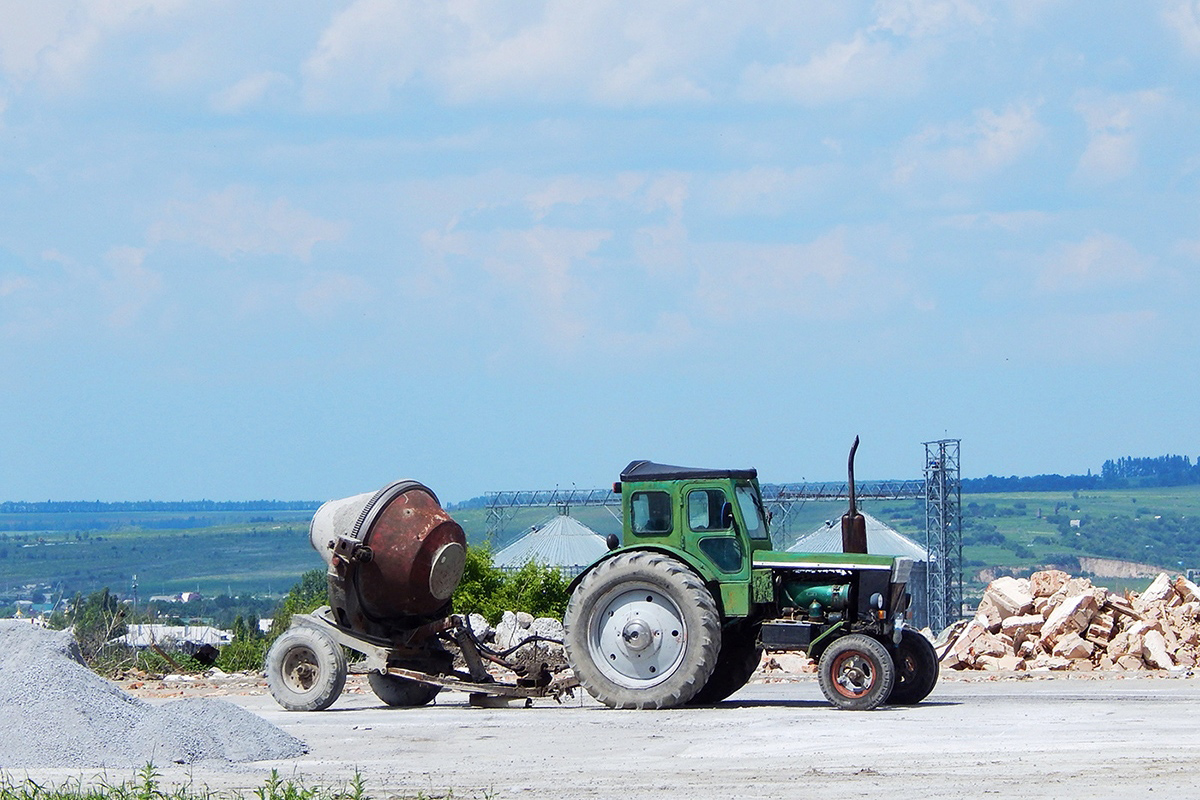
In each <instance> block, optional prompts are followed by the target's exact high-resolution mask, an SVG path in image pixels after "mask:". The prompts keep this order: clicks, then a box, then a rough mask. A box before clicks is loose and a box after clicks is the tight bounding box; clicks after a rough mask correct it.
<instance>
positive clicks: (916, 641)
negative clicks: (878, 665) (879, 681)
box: [887, 629, 938, 705]
mask: <svg viewBox="0 0 1200 800" xmlns="http://www.w3.org/2000/svg"><path fill="white" fill-rule="evenodd" d="M895 662H896V684H895V685H894V686H893V687H892V694H891V696H890V697H888V699H887V702H889V703H892V704H894V705H914V704H916V703H919V702H921V701H922V700H924V699H925V698H926V697H928V696H929V693H930V692H932V691H933V687H934V686H937V681H938V658H937V651H936V650H934V649H933V645H932V644H930V642H929V640H928V639H926V638H925V637H924V636H922V635H921V634H919V633H917V632H916V631H913V630H907V629H906V630H905V631H904V632H903V633H902V634H901V638H900V645H899V646H898V647H896V652H895Z"/></svg>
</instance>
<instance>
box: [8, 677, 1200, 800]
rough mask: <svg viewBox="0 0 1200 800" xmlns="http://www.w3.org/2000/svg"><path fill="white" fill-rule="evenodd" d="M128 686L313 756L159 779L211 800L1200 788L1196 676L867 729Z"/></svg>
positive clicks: (1016, 793) (61, 772)
mask: <svg viewBox="0 0 1200 800" xmlns="http://www.w3.org/2000/svg"><path fill="white" fill-rule="evenodd" d="M139 684H140V685H139ZM124 686H125V688H128V689H130V690H131V691H132V692H133V693H135V694H137V695H139V696H141V697H145V698H148V699H151V700H154V699H155V698H162V699H164V700H165V699H169V698H173V697H179V696H196V695H216V696H223V697H226V698H227V699H229V700H232V701H233V702H236V703H238V704H239V705H241V706H243V707H245V708H248V709H250V710H251V711H254V712H255V713H257V714H260V715H262V716H263V717H265V718H267V719H268V720H270V721H271V722H274V723H275V724H277V725H279V726H281V727H282V728H284V729H285V730H287V731H289V732H290V733H292V734H294V735H296V736H298V737H300V738H301V739H303V740H304V741H306V742H307V743H308V746H309V748H310V752H309V754H308V755H306V756H303V757H301V758H298V759H294V760H288V761H279V762H270V763H255V764H248V765H239V766H236V767H232V768H231V767H228V766H212V767H210V766H206V765H192V766H173V765H166V766H163V772H164V777H165V779H166V780H168V781H172V782H188V781H191V782H194V783H196V784H202V785H207V786H208V787H210V788H213V789H226V788H239V787H254V786H259V785H261V783H262V781H263V779H264V778H265V777H266V776H267V775H268V774H269V772H270V770H271V769H277V770H279V772H280V774H281V775H283V776H284V777H292V778H300V779H302V780H303V781H304V782H305V783H307V784H310V785H311V784H313V783H322V784H327V783H329V782H334V783H339V782H341V781H345V780H347V779H349V778H350V777H352V776H353V775H354V773H355V771H356V770H357V771H359V772H361V774H362V775H363V776H364V777H365V778H366V781H367V785H368V789H369V792H370V793H371V794H372V796H374V797H376V798H387V797H392V796H415V795H417V794H418V793H423V794H424V795H425V796H427V797H443V796H448V795H450V796H453V797H455V798H472V797H479V798H497V800H499V798H518V797H519V798H543V797H545V798H551V797H553V798H576V797H578V798H607V797H619V798H621V799H622V800H637V799H640V798H661V797H663V796H665V795H667V794H668V793H672V794H677V793H682V796H686V797H688V798H713V799H714V800H715V799H716V798H729V797H754V798H784V797H786V798H795V797H796V796H800V795H811V794H814V793H815V794H819V795H822V796H834V795H843V796H845V795H852V796H853V795H857V796H867V797H878V796H881V795H882V794H883V793H887V794H888V795H890V796H896V797H920V798H942V797H946V798H951V797H953V798H962V797H979V796H984V795H995V796H998V797H1021V798H1042V797H1044V798H1058V799H1059V800H1070V799H1071V798H1106V797H1112V798H1117V797H1121V798H1127V797H1130V796H1135V795H1137V796H1140V795H1143V794H1144V793H1146V792H1151V791H1152V792H1155V793H1158V792H1170V793H1172V794H1173V795H1174V796H1177V797H1180V796H1187V797H1190V796H1194V794H1195V791H1196V786H1197V785H1200V678H1197V677H1192V676H1186V675H1185V676H1172V677H1163V676H1158V677H1152V676H1136V677H1135V676H1132V675H1128V676H1108V677H1104V678H1098V677H1096V676H1094V675H1092V674H1078V673H1047V674H1043V675H1033V676H1028V677H1021V678H1018V677H1015V676H1006V677H999V678H997V676H994V675H980V674H977V673H976V674H971V675H966V676H964V675H961V674H957V673H950V674H948V675H947V676H946V677H945V678H944V679H943V680H942V682H941V683H939V685H938V688H937V689H936V690H935V691H934V694H933V695H932V696H931V697H930V698H929V699H928V700H927V701H926V702H924V703H922V704H921V705H919V706H915V707H907V708H899V707H898V708H887V707H885V708H882V709H879V710H876V711H873V712H865V713H855V712H845V711H837V710H834V709H833V708H832V707H831V706H829V705H828V704H827V703H826V702H825V700H824V698H823V697H822V696H821V692H820V689H819V688H818V686H817V684H816V682H815V680H814V679H813V678H811V677H810V676H801V677H794V678H789V679H786V680H778V679H777V680H776V681H775V682H771V683H752V684H750V685H749V686H747V687H746V688H744V689H743V690H742V691H740V692H739V693H737V694H736V695H734V696H733V697H732V698H731V699H730V700H728V701H726V702H725V703H722V704H721V705H719V706H715V707H709V708H689V709H678V710H670V711H656V712H651V711H614V710H611V709H607V708H604V707H603V706H600V705H599V704H597V703H595V702H594V701H592V700H591V698H590V697H587V696H586V695H583V696H582V697H581V696H579V695H578V694H577V696H576V697H575V698H574V699H572V700H568V701H566V702H565V703H564V704H563V705H561V706H560V705H557V704H556V703H554V701H552V700H538V701H536V702H535V703H534V705H533V707H531V708H523V707H520V706H519V705H518V706H514V707H509V708H475V707H472V706H470V705H469V704H468V702H467V695H465V694H457V693H443V694H442V695H441V696H439V698H438V699H437V701H436V702H435V704H433V705H430V706H427V707H424V708H418V709H391V708H387V707H384V706H382V705H380V703H379V702H378V701H377V700H376V699H375V697H374V695H372V694H371V693H370V691H369V690H368V689H366V687H365V682H364V681H363V679H362V678H361V676H351V678H350V682H349V684H348V686H347V691H346V693H345V694H343V695H342V697H341V698H340V699H339V700H338V702H337V703H335V704H334V706H333V707H332V708H331V709H330V710H328V711H323V712H317V713H289V712H286V711H283V710H282V709H280V708H279V707H278V706H277V705H276V704H275V702H274V701H273V700H272V699H271V697H270V695H268V694H267V693H266V691H265V689H264V687H263V686H262V682H261V681H260V680H258V679H256V678H252V677H246V676H241V677H238V676H234V677H231V678H227V679H222V680H217V681H211V680H210V681H195V680H176V681H134V682H128V681H127V682H125V684H124ZM160 766H162V765H160ZM28 774H29V776H30V777H33V778H35V779H36V780H43V779H50V780H61V779H65V778H66V777H68V776H70V777H82V778H84V779H85V780H88V779H93V778H95V777H98V776H97V775H94V774H81V773H80V772H78V771H72V770H70V769H65V768H64V769H53V770H36V771H30V772H29V773H28ZM9 777H10V778H15V779H18V780H19V779H22V778H24V777H25V773H24V772H21V773H17V774H12V773H10V774H9ZM104 777H105V778H106V779H108V780H123V779H125V778H127V777H130V776H128V775H122V774H116V773H109V774H107V775H105V776H104Z"/></svg>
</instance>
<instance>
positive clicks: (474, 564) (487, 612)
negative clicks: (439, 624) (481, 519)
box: [453, 547, 570, 624]
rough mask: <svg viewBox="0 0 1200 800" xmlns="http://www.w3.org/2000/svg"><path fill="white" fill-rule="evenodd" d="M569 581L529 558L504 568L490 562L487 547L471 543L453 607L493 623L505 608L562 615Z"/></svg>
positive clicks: (544, 615) (457, 611)
mask: <svg viewBox="0 0 1200 800" xmlns="http://www.w3.org/2000/svg"><path fill="white" fill-rule="evenodd" d="M568 585H570V580H568V579H567V578H566V577H565V576H564V575H563V574H562V573H561V572H560V571H559V570H558V569H556V568H554V567H549V566H545V565H543V564H536V563H533V562H530V563H528V564H526V565H525V566H523V567H521V568H520V569H519V570H516V571H515V572H505V571H504V570H502V569H500V568H499V567H497V566H496V565H495V564H493V563H492V554H491V552H490V551H488V549H487V548H485V547H470V548H467V563H466V566H465V567H464V568H463V578H462V581H461V582H460V583H459V584H458V588H457V589H456V590H455V592H454V598H453V607H454V610H455V612H456V613H459V614H482V615H483V616H484V617H486V618H487V620H488V622H491V623H493V624H495V623H497V622H499V621H500V617H501V615H502V614H503V613H504V612H505V611H525V612H528V613H530V614H533V615H534V616H535V617H557V618H558V619H562V615H563V613H564V612H565V611H566V610H567V600H568V599H569V598H570V596H569V595H568V593H567V586H568Z"/></svg>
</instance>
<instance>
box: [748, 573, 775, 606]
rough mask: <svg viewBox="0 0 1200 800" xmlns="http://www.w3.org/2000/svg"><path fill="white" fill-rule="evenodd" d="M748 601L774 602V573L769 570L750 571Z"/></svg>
mask: <svg viewBox="0 0 1200 800" xmlns="http://www.w3.org/2000/svg"><path fill="white" fill-rule="evenodd" d="M750 600H751V601H752V602H754V603H774V602H775V573H774V572H772V571H771V570H769V569H753V570H750Z"/></svg>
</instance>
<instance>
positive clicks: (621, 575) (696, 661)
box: [563, 550, 721, 709]
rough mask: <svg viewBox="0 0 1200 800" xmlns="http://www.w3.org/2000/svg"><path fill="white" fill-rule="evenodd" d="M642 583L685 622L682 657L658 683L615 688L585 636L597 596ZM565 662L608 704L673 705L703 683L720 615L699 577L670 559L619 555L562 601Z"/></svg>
mask: <svg viewBox="0 0 1200 800" xmlns="http://www.w3.org/2000/svg"><path fill="white" fill-rule="evenodd" d="M626 582H628V583H631V584H632V583H634V582H640V583H646V584H651V585H653V586H655V587H656V588H657V589H658V590H660V591H662V593H663V594H664V595H667V596H669V597H670V598H671V599H672V600H673V602H674V603H675V604H676V605H677V606H678V607H679V611H680V613H681V614H682V615H683V617H684V622H685V623H686V625H687V642H686V646H685V651H684V661H683V663H681V664H680V665H679V668H678V669H676V670H675V671H674V672H673V673H672V674H671V675H670V676H669V677H668V678H667V679H666V680H664V681H663V682H662V683H661V684H658V685H655V686H651V687H646V688H629V687H624V686H620V685H619V684H617V683H615V682H614V681H612V680H610V679H609V678H608V677H607V676H605V675H604V674H603V673H602V672H601V671H600V669H599V668H598V667H597V666H596V665H595V663H593V660H592V657H591V650H590V649H589V643H588V637H589V635H590V633H589V631H590V628H591V615H592V614H593V613H598V610H597V609H596V608H595V604H596V602H597V601H598V599H599V598H600V597H601V596H603V595H605V594H607V593H611V592H612V591H614V590H615V589H616V588H617V587H619V586H620V585H621V584H622V583H626ZM563 622H564V628H565V634H566V635H565V637H564V639H565V641H564V646H565V648H566V652H567V660H568V663H570V665H571V667H572V668H573V669H574V671H575V675H576V677H577V678H578V679H579V682H580V684H581V685H582V686H583V687H584V688H585V689H586V690H587V691H588V693H589V694H591V695H592V696H593V697H595V698H596V699H597V700H599V701H600V702H601V703H604V704H605V705H607V706H610V707H612V708H626V709H648V708H649V709H659V708H673V707H676V706H680V705H683V704H684V703H686V702H688V701H689V700H691V699H692V698H693V697H694V696H695V695H696V694H697V693H698V692H699V691H700V690H701V689H702V688H703V687H704V686H705V684H706V683H707V682H708V680H709V678H710V677H711V675H712V672H713V670H714V669H715V667H716V664H717V660H718V655H719V653H720V649H721V615H720V612H719V611H718V610H717V604H716V601H715V600H714V599H713V596H712V593H711V592H710V591H709V590H708V587H707V586H705V585H704V582H703V581H702V580H701V579H700V577H699V576H698V575H697V574H696V573H694V572H693V571H692V570H690V569H689V568H688V567H687V566H685V565H684V564H683V563H681V562H680V561H679V560H677V559H675V558H671V557H670V556H667V555H664V554H662V553H656V552H653V551H646V550H638V551H631V552H627V553H621V554H619V555H616V556H613V557H612V558H610V559H608V560H607V561H604V562H602V563H601V564H599V565H598V566H597V567H596V568H595V569H593V570H592V571H591V572H589V573H588V574H587V575H586V576H584V578H583V580H581V581H580V583H579V585H578V586H576V587H575V591H574V592H573V593H572V594H571V600H570V602H569V603H568V605H567V613H566V615H565V619H564V621H563Z"/></svg>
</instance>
